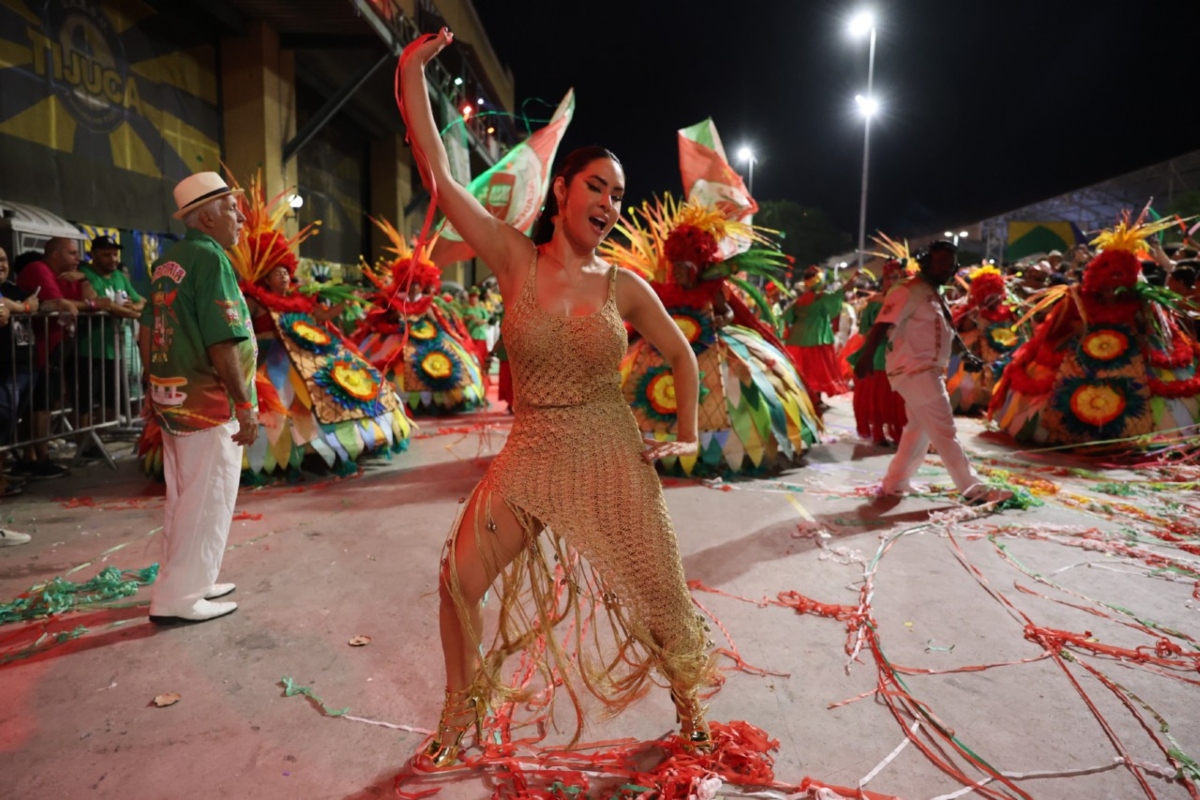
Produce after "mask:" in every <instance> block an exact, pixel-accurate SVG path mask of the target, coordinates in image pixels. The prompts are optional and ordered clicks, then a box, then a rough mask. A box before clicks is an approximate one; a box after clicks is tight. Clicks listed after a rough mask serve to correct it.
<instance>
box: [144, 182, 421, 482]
mask: <svg viewBox="0 0 1200 800" xmlns="http://www.w3.org/2000/svg"><path fill="white" fill-rule="evenodd" d="M284 200H285V194H280V195H279V196H277V197H276V198H274V199H273V200H272V201H270V202H267V200H266V196H265V194H264V190H263V187H262V184H261V182H260V180H259V179H258V178H257V177H256V178H255V179H253V180H252V181H251V182H250V188H249V190H248V191H247V192H246V194H245V195H242V196H240V197H239V198H238V201H239V204H240V206H241V212H242V214H243V215H245V217H246V224H245V227H244V229H243V231H242V235H241V237H240V238H239V240H238V243H237V244H236V245H235V246H234V247H233V248H231V250H230V251H229V256H230V261H231V262H232V263H233V266H234V270H235V271H236V272H237V273H238V277H239V281H240V283H239V285H240V288H241V290H242V292H243V294H244V295H245V296H246V298H247V299H248V300H249V302H250V306H251V308H252V314H253V323H254V334H255V337H256V338H257V340H258V367H257V374H256V376H255V384H256V388H257V391H258V411H259V435H258V438H257V439H256V440H255V441H254V444H252V445H250V446H249V447H247V448H243V452H242V473H243V479H244V480H250V481H253V482H257V481H261V480H263V478H265V477H266V476H269V475H271V474H272V473H292V474H297V473H298V472H299V469H300V465H301V463H302V462H303V460H304V457H305V455H307V454H308V453H316V454H317V455H318V456H320V457H321V459H322V461H324V462H325V464H326V466H328V467H329V468H330V469H332V470H334V471H335V472H337V473H338V474H341V475H348V474H353V473H355V472H357V471H358V464H357V461H358V459H359V458H361V457H363V456H365V455H369V454H381V455H384V456H386V457H388V458H390V457H391V454H392V453H396V452H401V451H403V450H406V449H407V448H408V440H409V436H410V434H411V432H412V425H411V423H410V422H409V420H408V417H407V416H406V415H405V412H404V407H403V404H402V403H401V402H400V399H399V398H398V397H397V396H396V394H395V392H393V391H392V389H391V387H390V386H389V385H388V384H387V383H386V382H385V381H384V380H383V378H382V376H381V375H380V374H379V372H378V371H376V370H375V368H374V367H372V366H371V365H370V364H369V363H368V362H367V361H366V360H365V359H364V358H363V356H362V354H361V353H360V352H359V350H358V348H357V347H355V346H354V345H353V344H352V343H351V342H350V341H349V340H347V339H346V337H345V336H344V335H343V334H342V332H341V331H340V330H339V329H338V328H337V327H336V326H335V325H333V324H332V323H331V322H330V321H328V320H326V319H324V318H323V317H324V316H325V315H324V314H323V313H322V307H321V305H320V303H319V299H318V296H317V293H316V292H312V293H309V292H294V291H286V290H285V293H281V292H279V291H272V290H271V289H270V288H268V285H267V278H268V276H269V275H270V274H271V273H272V272H273V271H275V270H286V271H287V276H288V279H287V283H289V284H290V279H291V277H292V276H293V275H294V274H295V271H296V267H297V266H298V263H299V262H298V260H297V258H296V255H295V252H294V251H295V249H296V247H297V246H298V245H299V244H300V242H302V241H303V240H304V239H306V238H307V237H308V236H310V235H312V233H313V232H314V230H313V227H312V226H309V227H306V228H304V229H302V230H301V231H300V232H299V233H298V234H296V235H295V236H292V237H290V238H289V237H287V236H285V235H284V234H283V233H282V232H281V229H282V227H283V220H284V216H285V214H286V213H287V212H288V211H289V210H290V209H289V207H288V205H287V203H286V202H284ZM314 288H316V289H317V290H318V291H319V292H321V293H322V294H323V295H324V297H325V298H326V299H334V300H338V301H345V300H348V299H351V297H352V295H351V294H350V292H349V290H348V289H347V288H346V287H339V286H329V285H326V286H322V287H316V286H314ZM158 439H159V434H158V433H157V432H156V431H154V430H153V429H152V426H150V425H147V428H146V431H145V433H144V434H143V444H142V447H141V448H140V452H141V455H142V456H143V463H144V465H145V468H146V470H147V471H148V472H150V473H151V474H156V475H161V474H162V470H161V455H160V453H161V448H160V447H156V446H154V445H155V442H156V440H158Z"/></svg>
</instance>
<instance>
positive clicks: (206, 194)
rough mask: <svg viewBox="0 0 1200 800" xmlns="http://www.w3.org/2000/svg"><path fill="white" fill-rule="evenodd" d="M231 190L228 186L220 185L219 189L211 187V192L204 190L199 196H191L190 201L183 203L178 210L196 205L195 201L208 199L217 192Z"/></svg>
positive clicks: (200, 201) (226, 192)
mask: <svg viewBox="0 0 1200 800" xmlns="http://www.w3.org/2000/svg"><path fill="white" fill-rule="evenodd" d="M231 191H233V190H232V189H230V188H229V187H228V186H222V187H221V188H220V189H213V190H212V191H211V192H206V193H204V194H202V195H200V196H199V197H196V198H193V199H192V200H191V202H189V203H188V204H187V205H185V206H184V207H183V208H181V209H179V210H180V211H182V210H183V209H184V208H190V207H191V206H194V205H196V203H203V202H204V201H205V200H208V199H209V198H210V197H216V196H217V195H219V194H228V193H229V192H231Z"/></svg>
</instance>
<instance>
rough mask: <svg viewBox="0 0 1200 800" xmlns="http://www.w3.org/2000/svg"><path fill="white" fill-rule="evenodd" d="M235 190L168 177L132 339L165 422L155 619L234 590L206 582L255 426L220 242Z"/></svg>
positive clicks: (233, 218) (222, 605)
mask: <svg viewBox="0 0 1200 800" xmlns="http://www.w3.org/2000/svg"><path fill="white" fill-rule="evenodd" d="M240 192H241V189H232V188H230V187H229V186H228V185H226V183H225V181H224V180H222V178H221V176H220V175H218V174H217V173H215V172H200V173H197V174H195V175H192V176H190V177H187V178H184V179H183V180H182V181H180V182H179V185H178V186H176V187H175V204H176V205H177V206H178V207H179V210H178V211H176V212H175V215H174V216H175V219H179V220H182V221H183V223H184V224H185V225H186V226H187V229H188V230H187V234H186V235H185V236H184V238H183V240H182V241H180V242H177V243H176V244H174V245H172V246H171V247H170V249H168V250H167V252H166V253H164V254H163V256H162V257H161V258H159V259H158V260H157V261H155V262H154V266H153V268H152V271H151V288H150V302H149V303H148V304H147V305H146V310H145V312H144V313H143V316H142V329H141V337H140V339H139V344H140V346H141V350H142V360H143V363H144V364H146V371H147V375H148V379H149V387H150V408H151V409H152V410H153V412H154V416H155V418H156V419H157V420H158V423H159V424H160V425H161V426H162V430H163V470H164V473H165V476H166V481H167V503H166V509H165V512H166V513H165V519H164V522H163V530H162V539H163V555H162V568H161V571H160V572H159V577H158V580H157V582H156V583H155V587H154V595H153V598H152V599H151V601H150V620H151V621H152V622H156V623H159V624H164V625H165V624H174V623H182V622H204V621H205V620H210V619H216V618H217V617H223V616H225V615H226V614H231V613H233V612H234V611H235V610H237V603H231V602H213V600H214V599H215V598H218V597H222V596H224V595H227V594H229V593H230V592H232V591H233V589H234V586H233V584H231V583H216V579H217V575H218V573H219V572H220V570H221V559H222V557H223V556H224V554H225V542H226V540H227V539H228V538H229V526H230V524H231V522H232V521H233V506H234V503H235V502H236V501H237V491H238V481H239V478H240V475H241V466H242V446H243V445H249V444H251V443H253V442H254V439H255V438H256V436H257V435H258V415H257V400H256V397H255V393H254V366H255V360H256V358H257V348H256V346H255V339H254V333H253V331H252V329H251V323H250V311H249V309H248V308H247V307H246V300H245V298H244V297H243V296H242V293H241V290H240V289H238V284H237V277H236V275H235V273H234V271H233V265H232V264H230V262H229V258H228V257H227V256H226V255H225V248H228V247H232V246H233V245H234V244H236V243H237V241H238V238H239V236H240V235H241V231H242V225H243V224H244V223H245V221H246V218H245V217H244V216H242V213H241V211H240V210H239V209H238V203H237V197H236V196H235V195H237V194H239V193H240Z"/></svg>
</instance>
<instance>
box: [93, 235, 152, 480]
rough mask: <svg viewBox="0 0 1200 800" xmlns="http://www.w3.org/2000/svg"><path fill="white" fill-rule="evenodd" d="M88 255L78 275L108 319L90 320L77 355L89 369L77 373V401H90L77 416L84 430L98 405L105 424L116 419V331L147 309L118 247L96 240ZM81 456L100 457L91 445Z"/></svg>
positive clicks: (119, 386) (120, 386)
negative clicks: (81, 384) (102, 303)
mask: <svg viewBox="0 0 1200 800" xmlns="http://www.w3.org/2000/svg"><path fill="white" fill-rule="evenodd" d="M91 255H92V260H91V263H90V264H85V265H83V267H82V268H81V271H82V272H83V274H84V277H86V278H87V281H88V283H89V284H91V286H92V288H93V289H95V290H96V296H97V298H101V299H104V300H107V301H108V304H107V307H106V308H105V310H106V311H107V312H108V317H92V318H91V319H90V320H89V323H90V324H89V326H88V327H89V331H88V333H87V335H86V336H85V338H84V339H83V341H81V342H80V347H79V352H80V354H81V355H83V356H84V357H85V358H86V361H87V365H88V366H87V371H85V370H84V369H81V370H80V380H82V381H85V382H86V383H85V386H84V391H82V392H80V397H81V399H82V398H89V399H90V401H91V402H90V407H89V406H85V407H84V410H83V411H82V413H81V415H80V423H81V425H80V427H83V428H86V427H88V426H90V425H91V416H92V415H91V412H92V410H93V409H95V408H96V407H97V406H100V405H103V414H104V417H103V419H104V420H105V421H108V420H112V419H116V415H117V412H116V411H115V409H117V408H119V407H120V405H121V401H122V400H123V399H124V397H125V392H127V391H128V386H127V385H126V384H125V383H124V382H123V381H122V380H121V375H119V374H118V372H117V365H118V363H119V361H118V359H117V357H116V341H117V329H118V328H121V329H122V331H125V330H127V329H126V328H125V327H124V326H125V323H124V321H123V320H126V319H138V318H140V317H141V315H142V310H143V309H144V308H145V306H146V301H145V300H144V299H143V298H142V296H141V295H139V294H138V293H137V291H136V290H135V289H134V288H133V284H131V283H130V282H129V278H128V277H127V276H126V275H125V273H124V272H123V271H122V270H121V269H120V267H121V245H119V244H117V243H116V242H115V241H114V240H113V239H112V238H110V237H108V236H97V237H96V238H95V239H94V240H93V241H92V250H91ZM123 358H124V352H122V359H123ZM128 371H129V370H128V367H126V372H128ZM85 402H86V401H85ZM82 455H83V457H84V458H89V457H93V456H96V455H100V456H102V455H103V454H102V453H99V452H98V449H97V448H96V447H95V446H94V445H93V446H92V447H91V448H89V449H86V450H84V451H83V453H82Z"/></svg>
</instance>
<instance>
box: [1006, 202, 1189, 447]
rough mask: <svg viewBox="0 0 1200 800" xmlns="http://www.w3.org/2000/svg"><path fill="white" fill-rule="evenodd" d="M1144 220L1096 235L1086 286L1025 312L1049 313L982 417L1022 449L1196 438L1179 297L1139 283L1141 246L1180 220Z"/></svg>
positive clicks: (1054, 294) (1057, 290)
mask: <svg viewBox="0 0 1200 800" xmlns="http://www.w3.org/2000/svg"><path fill="white" fill-rule="evenodd" d="M1145 213H1146V212H1143V214H1142V217H1139V219H1138V220H1137V221H1136V222H1130V219H1129V215H1128V214H1126V216H1125V218H1124V219H1122V220H1121V222H1119V223H1118V224H1117V225H1116V227H1115V228H1113V229H1111V230H1107V231H1104V232H1103V233H1101V234H1100V236H1098V237H1097V238H1096V239H1095V240H1094V241H1093V242H1092V244H1093V245H1095V246H1097V247H1099V248H1103V252H1101V253H1100V254H1099V255H1097V256H1096V257H1095V258H1094V259H1092V261H1091V262H1090V263H1089V264H1088V265H1087V267H1086V268H1085V269H1084V272H1083V281H1082V282H1081V283H1080V284H1078V285H1076V286H1070V287H1068V286H1062V287H1054V288H1052V289H1050V290H1049V291H1048V292H1047V294H1046V295H1044V296H1043V299H1042V300H1041V301H1040V302H1039V303H1038V304H1037V305H1036V306H1035V307H1034V309H1033V310H1032V311H1031V312H1030V314H1033V313H1034V312H1035V311H1039V310H1043V309H1046V308H1049V309H1050V311H1049V314H1048V315H1047V316H1046V318H1045V320H1043V321H1042V322H1041V323H1040V324H1039V325H1038V326H1037V328H1036V329H1035V330H1034V333H1033V336H1032V337H1031V338H1030V339H1029V341H1028V342H1026V343H1025V344H1024V345H1022V346H1021V348H1020V349H1019V350H1017V352H1016V354H1015V355H1014V356H1013V359H1012V362H1011V363H1010V364H1009V365H1008V367H1007V369H1005V370H1004V375H1003V377H1002V378H1001V379H1000V382H999V383H998V384H997V385H996V390H995V392H994V393H993V395H992V402H991V406H990V408H989V409H988V415H989V416H990V417H991V418H992V420H993V421H995V422H996V423H997V424H998V425H999V426H1000V428H1001V429H1003V430H1005V431H1007V432H1008V433H1009V434H1011V435H1012V436H1013V438H1015V439H1017V440H1018V441H1020V442H1029V443H1034V444H1043V445H1089V444H1092V445H1099V446H1101V447H1104V448H1106V449H1111V450H1118V449H1121V450H1133V451H1138V450H1146V449H1152V448H1154V447H1156V446H1161V445H1162V444H1165V443H1168V442H1169V441H1170V440H1173V439H1175V438H1177V437H1179V436H1181V435H1187V434H1188V433H1189V432H1192V433H1194V431H1195V430H1196V428H1195V426H1196V424H1197V422H1200V377H1197V374H1196V373H1197V370H1196V367H1197V345H1196V343H1195V341H1193V340H1192V339H1191V338H1190V337H1189V336H1188V335H1187V334H1186V333H1184V331H1183V330H1182V329H1181V326H1180V324H1179V320H1178V318H1177V308H1178V306H1179V304H1180V303H1181V301H1182V298H1180V297H1179V296H1178V295H1176V294H1174V293H1173V292H1168V291H1166V290H1164V289H1163V288H1161V287H1154V286H1152V285H1150V284H1149V283H1147V282H1146V281H1144V280H1141V279H1140V278H1139V276H1140V274H1141V264H1140V262H1139V260H1138V256H1139V254H1142V253H1145V252H1146V251H1147V248H1146V238H1147V237H1149V236H1151V235H1153V234H1155V233H1157V232H1159V231H1161V230H1164V229H1165V228H1167V227H1169V226H1171V225H1174V224H1176V221H1175V220H1174V219H1170V220H1162V221H1161V222H1155V223H1151V224H1144V223H1143V220H1144V217H1145ZM1114 440H1120V441H1114Z"/></svg>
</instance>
